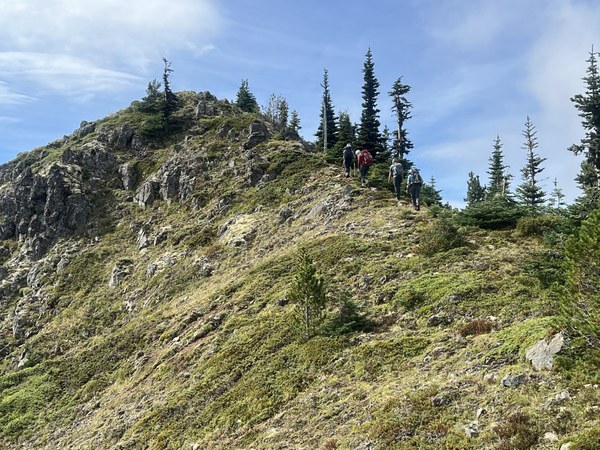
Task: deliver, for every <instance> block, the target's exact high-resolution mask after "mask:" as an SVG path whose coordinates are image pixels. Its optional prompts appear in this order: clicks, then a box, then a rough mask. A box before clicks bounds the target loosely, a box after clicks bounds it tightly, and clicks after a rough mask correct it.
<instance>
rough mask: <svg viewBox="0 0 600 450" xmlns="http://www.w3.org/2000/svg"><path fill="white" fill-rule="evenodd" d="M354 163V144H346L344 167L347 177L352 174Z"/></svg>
mask: <svg viewBox="0 0 600 450" xmlns="http://www.w3.org/2000/svg"><path fill="white" fill-rule="evenodd" d="M353 165H354V152H353V151H352V145H350V143H348V144H346V146H345V147H344V168H345V169H346V178H348V177H349V176H350V171H351V170H352V166H353Z"/></svg>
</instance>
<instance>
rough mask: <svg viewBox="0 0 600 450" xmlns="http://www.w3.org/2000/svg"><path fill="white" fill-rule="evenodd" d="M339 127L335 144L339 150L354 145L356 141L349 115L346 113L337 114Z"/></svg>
mask: <svg viewBox="0 0 600 450" xmlns="http://www.w3.org/2000/svg"><path fill="white" fill-rule="evenodd" d="M339 122H340V124H339V125H340V126H339V127H338V135H337V142H338V146H340V147H341V148H343V147H345V146H346V144H350V145H354V142H355V141H356V135H355V131H354V125H352V122H351V121H350V115H349V114H348V113H347V112H340V113H339Z"/></svg>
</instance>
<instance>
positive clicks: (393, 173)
mask: <svg viewBox="0 0 600 450" xmlns="http://www.w3.org/2000/svg"><path fill="white" fill-rule="evenodd" d="M403 178H404V167H402V164H401V163H400V162H399V161H398V160H397V159H396V158H393V159H392V165H391V166H390V171H389V173H388V183H391V182H392V180H393V181H394V192H395V193H396V198H397V199H398V200H400V194H401V193H402V180H403Z"/></svg>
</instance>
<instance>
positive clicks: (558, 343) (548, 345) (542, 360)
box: [525, 333, 565, 370]
mask: <svg viewBox="0 0 600 450" xmlns="http://www.w3.org/2000/svg"><path fill="white" fill-rule="evenodd" d="M564 342H565V338H564V336H563V334H562V333H557V334H555V335H554V336H553V337H552V338H551V339H550V340H546V339H542V340H540V341H538V342H536V343H535V344H534V345H532V346H531V347H529V348H528V349H527V351H526V352H525V359H526V360H527V361H529V362H530V363H531V365H532V366H533V368H534V369H535V370H550V369H552V366H553V364H554V355H556V354H557V353H558V352H560V351H561V350H562V348H563V345H564Z"/></svg>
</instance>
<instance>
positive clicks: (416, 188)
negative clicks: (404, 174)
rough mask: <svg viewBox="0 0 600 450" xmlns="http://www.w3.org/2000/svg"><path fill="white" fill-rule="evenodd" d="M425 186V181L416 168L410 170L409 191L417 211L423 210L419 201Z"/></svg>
mask: <svg viewBox="0 0 600 450" xmlns="http://www.w3.org/2000/svg"><path fill="white" fill-rule="evenodd" d="M422 185H423V179H422V178H421V174H420V173H419V171H418V170H417V169H415V168H414V167H413V168H412V169H410V174H409V175H408V179H407V184H406V186H407V189H408V193H409V194H410V199H411V201H412V205H413V208H415V209H416V210H417V211H419V209H420V208H421V206H420V203H419V200H420V196H421V186H422Z"/></svg>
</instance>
